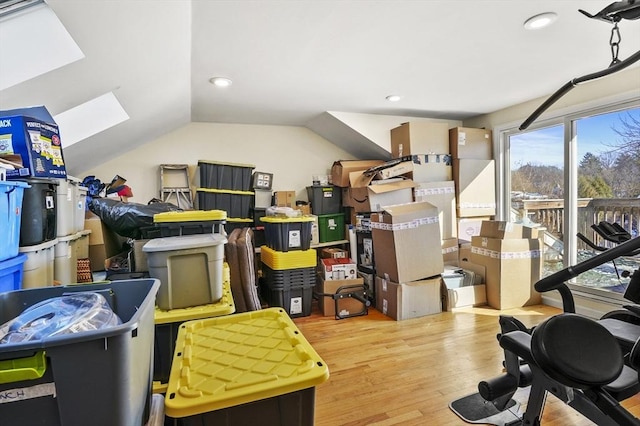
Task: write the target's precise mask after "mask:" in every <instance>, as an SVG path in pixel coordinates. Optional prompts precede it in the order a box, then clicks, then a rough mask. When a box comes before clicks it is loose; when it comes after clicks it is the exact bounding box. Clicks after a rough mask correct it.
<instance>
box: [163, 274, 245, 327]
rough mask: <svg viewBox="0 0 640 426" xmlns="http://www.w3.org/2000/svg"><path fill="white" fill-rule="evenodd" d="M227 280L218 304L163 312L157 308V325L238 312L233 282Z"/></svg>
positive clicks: (223, 285)
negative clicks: (234, 300)
mask: <svg viewBox="0 0 640 426" xmlns="http://www.w3.org/2000/svg"><path fill="white" fill-rule="evenodd" d="M225 278H227V279H225V280H224V282H223V283H222V298H221V299H220V300H219V301H218V302H216V303H210V304H208V305H199V306H192V307H189V308H180V309H169V310H166V311H165V310H162V309H160V308H158V307H157V306H156V310H155V313H154V319H155V323H156V324H168V323H173V322H184V321H191V320H196V319H201V318H212V317H219V316H222V315H230V314H232V313H234V312H235V311H236V305H235V303H234V302H233V296H232V294H231V282H230V281H229V279H228V265H227V277H225Z"/></svg>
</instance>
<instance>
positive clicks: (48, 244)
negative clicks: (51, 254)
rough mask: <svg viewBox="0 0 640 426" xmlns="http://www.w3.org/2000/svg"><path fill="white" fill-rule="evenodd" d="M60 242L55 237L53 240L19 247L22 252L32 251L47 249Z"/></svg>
mask: <svg viewBox="0 0 640 426" xmlns="http://www.w3.org/2000/svg"><path fill="white" fill-rule="evenodd" d="M56 244H58V239H57V238H54V239H53V240H49V241H45V242H44V243H41V244H38V245H35V246H24V247H18V251H19V252H20V253H31V252H34V251H40V250H46V249H48V248H51V247H53V246H55V245H56Z"/></svg>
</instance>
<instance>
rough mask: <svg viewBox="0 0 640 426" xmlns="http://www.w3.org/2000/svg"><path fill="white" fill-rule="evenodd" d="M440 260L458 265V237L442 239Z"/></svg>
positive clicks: (446, 263)
mask: <svg viewBox="0 0 640 426" xmlns="http://www.w3.org/2000/svg"><path fill="white" fill-rule="evenodd" d="M442 261H443V262H444V264H445V265H456V266H457V265H458V239H457V238H447V239H443V240H442Z"/></svg>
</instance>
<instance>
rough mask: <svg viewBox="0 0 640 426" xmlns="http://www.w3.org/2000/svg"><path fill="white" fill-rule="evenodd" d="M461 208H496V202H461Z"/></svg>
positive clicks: (459, 205) (459, 206)
mask: <svg viewBox="0 0 640 426" xmlns="http://www.w3.org/2000/svg"><path fill="white" fill-rule="evenodd" d="M458 208H459V209H495V208H496V203H460V204H458Z"/></svg>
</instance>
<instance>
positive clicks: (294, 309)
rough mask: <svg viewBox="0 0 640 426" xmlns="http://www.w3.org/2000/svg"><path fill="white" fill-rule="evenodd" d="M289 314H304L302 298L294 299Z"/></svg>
mask: <svg viewBox="0 0 640 426" xmlns="http://www.w3.org/2000/svg"><path fill="white" fill-rule="evenodd" d="M289 313H290V314H291V315H295V314H301V313H302V297H292V298H291V305H290V306H289Z"/></svg>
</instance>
